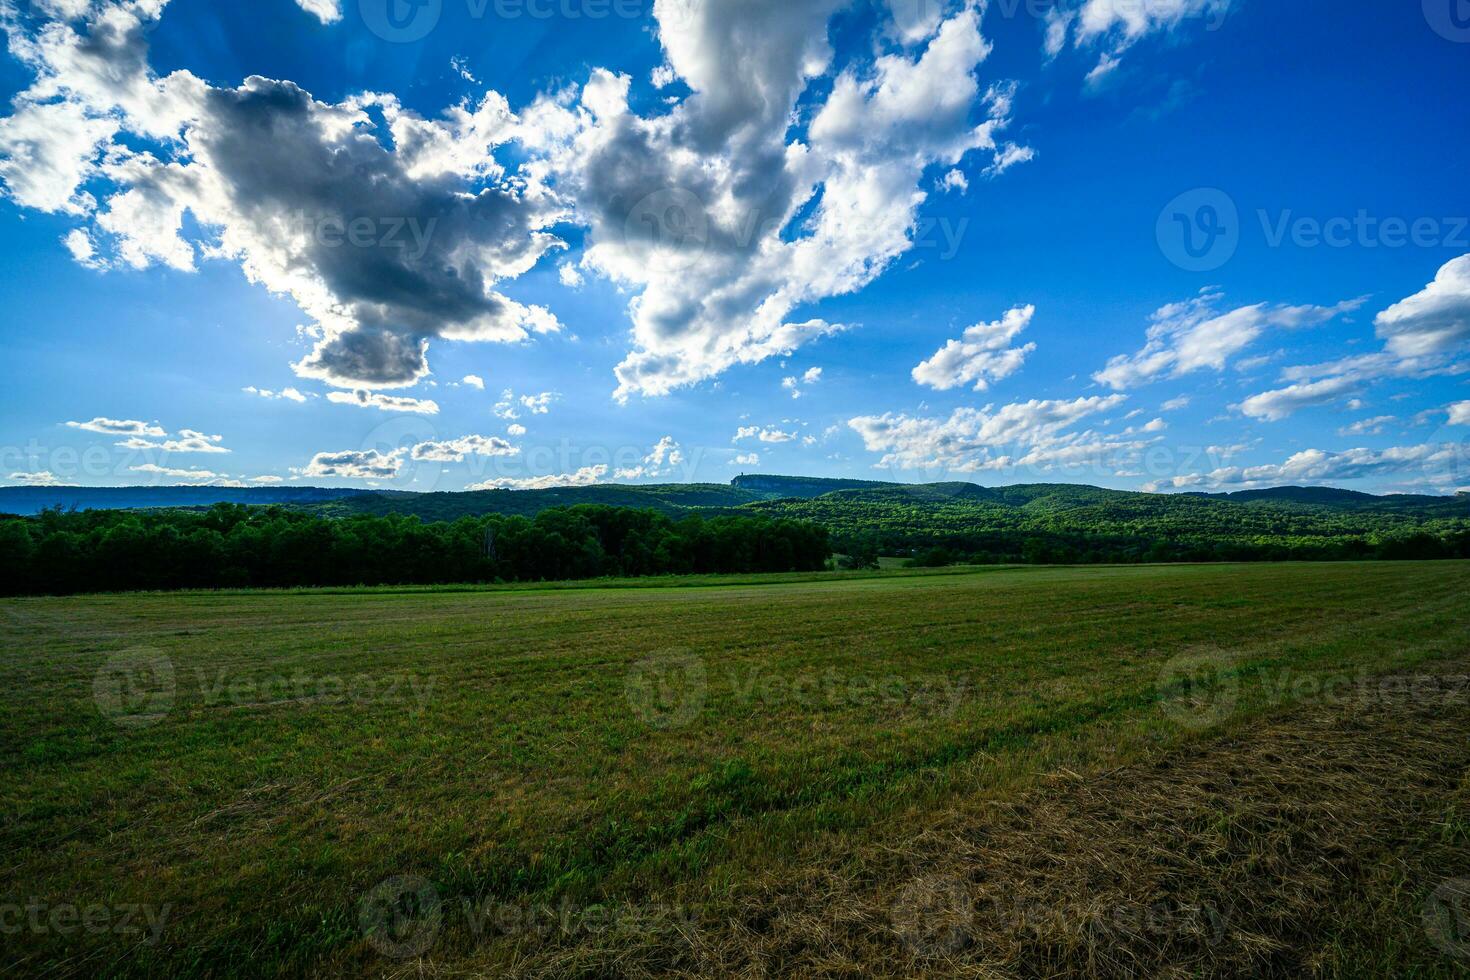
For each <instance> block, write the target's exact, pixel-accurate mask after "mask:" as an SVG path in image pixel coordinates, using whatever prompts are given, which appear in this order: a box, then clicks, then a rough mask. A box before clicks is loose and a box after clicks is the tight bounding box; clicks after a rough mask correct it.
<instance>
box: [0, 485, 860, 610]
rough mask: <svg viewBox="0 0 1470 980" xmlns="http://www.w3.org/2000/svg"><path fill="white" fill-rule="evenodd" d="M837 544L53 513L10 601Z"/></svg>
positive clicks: (238, 508)
mask: <svg viewBox="0 0 1470 980" xmlns="http://www.w3.org/2000/svg"><path fill="white" fill-rule="evenodd" d="M830 555H831V547H830V545H829V542H828V535H827V531H826V530H825V529H824V528H821V527H818V526H816V525H814V524H811V523H808V522H804V521H796V520H789V519H784V518H771V517H766V516H761V515H752V516H738V517H737V516H721V517H712V518H705V517H700V516H691V517H685V518H683V519H680V520H677V521H676V520H673V519H672V518H669V517H667V516H665V515H664V514H661V513H659V512H658V511H654V510H642V509H633V508H626V507H608V506H603V505H579V506H574V507H562V508H554V509H551V510H546V511H542V512H541V513H540V514H538V515H536V516H535V517H534V518H527V517H523V516H518V515H502V514H485V515H480V516H475V517H463V518H460V519H459V520H455V521H441V522H433V523H425V522H424V521H421V520H420V519H419V518H417V517H411V516H404V515H399V514H389V515H385V516H368V515H364V516H356V517H348V518H328V517H321V516H318V515H314V514H309V513H306V512H302V511H295V510H290V509H287V508H282V507H265V508H260V507H247V506H243V505H240V504H216V505H215V506H213V507H210V508H209V509H208V510H198V511H189V510H158V511H117V510H89V511H80V512H63V511H59V510H53V511H45V512H43V513H41V514H40V515H38V516H36V517H8V518H3V519H0V593H3V594H7V595H19V594H62V593H76V592H99V591H129V590H162V589H214V588H246V587H262V588H278V587H299V586H354V585H408V584H421V585H438V584H448V583H459V582H528V581H530V582H534V581H552V580H561V579H585V578H600V577H607V576H617V577H625V576H626V577H635V576H644V575H665V574H699V573H714V572H786V571H814V570H820V569H822V568H824V567H826V564H827V560H828V558H829V557H830Z"/></svg>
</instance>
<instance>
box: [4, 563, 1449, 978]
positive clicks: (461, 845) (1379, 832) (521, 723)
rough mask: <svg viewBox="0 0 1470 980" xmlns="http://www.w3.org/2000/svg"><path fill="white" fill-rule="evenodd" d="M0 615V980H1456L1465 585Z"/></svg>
mask: <svg viewBox="0 0 1470 980" xmlns="http://www.w3.org/2000/svg"><path fill="white" fill-rule="evenodd" d="M678 584H679V583H673V582H666V583H656V584H651V585H649V586H648V587H642V588H596V587H588V588H577V589H538V588H513V589H489V590H458V591H455V590H443V591H436V590H410V591H401V592H398V591H392V590H384V591H364V592H351V591H347V592H342V591H338V592H331V593H326V592H323V593H313V592H300V593H254V594H252V593H238V594H225V593H218V594H174V595H165V594H157V595H152V594H150V595H126V596H122V595H119V596H92V597H78V598H53V599H22V600H7V601H5V602H4V603H3V604H0V684H3V690H4V692H5V710H4V711H3V712H0V755H3V758H0V805H3V814H0V855H3V858H0V970H3V971H4V972H5V974H6V975H87V976H95V975H113V974H119V975H174V976H176V975H191V974H208V975H212V976H237V975H238V976H260V975H285V974H290V975H297V974H301V973H306V972H311V973H320V974H337V975H354V976H356V975H364V974H367V975H390V976H409V975H423V974H427V975H443V976H461V975H497V976H499V975H511V976H618V975H635V976H636V975H661V976H667V975H686V976H727V975H743V976H782V975H793V974H800V975H825V976H852V977H857V976H865V975H926V974H927V975H971V976H1056V975H1089V974H1090V975H1099V976H1114V975H1117V976H1121V975H1128V974H1130V973H1143V974H1149V975H1157V974H1169V973H1177V974H1179V975H1200V974H1205V975H1270V974H1278V975H1300V974H1302V973H1316V974H1320V975H1333V976H1347V975H1364V976H1368V975H1385V973H1388V974H1400V975H1410V974H1417V975H1424V976H1440V975H1443V976H1453V975H1463V971H1464V970H1465V969H1466V968H1467V967H1470V922H1467V920H1466V916H1467V914H1470V816H1467V811H1470V781H1467V772H1470V738H1467V733H1470V684H1467V682H1466V680H1465V678H1466V675H1470V565H1467V564H1466V563H1455V562H1429V563H1374V564H1316V565H1295V564H1283V565H1235V566H1225V565H1216V566H1135V567H1115V568H1107V567H1092V568H1075V569H1072V568H1028V569H985V570H956V571H950V572H947V573H927V574H925V573H912V574H911V573H899V572H892V573H884V574H881V575H862V576H843V575H840V574H834V575H827V576H801V577H795V578H792V579H783V578H781V577H766V578H757V579H748V580H737V581H732V582H729V583H722V582H719V581H710V580H704V581H701V582H699V583H694V584H690V583H684V584H683V587H674V586H675V585H678Z"/></svg>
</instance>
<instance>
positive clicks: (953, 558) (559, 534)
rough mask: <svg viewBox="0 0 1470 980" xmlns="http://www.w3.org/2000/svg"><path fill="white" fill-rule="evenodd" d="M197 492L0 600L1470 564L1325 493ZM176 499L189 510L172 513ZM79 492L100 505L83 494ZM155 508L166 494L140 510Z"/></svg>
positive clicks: (1452, 524)
mask: <svg viewBox="0 0 1470 980" xmlns="http://www.w3.org/2000/svg"><path fill="white" fill-rule="evenodd" d="M25 489H34V488H25ZM203 489H204V488H198V487H187V488H177V487H175V488H168V487H161V488H154V489H153V490H152V491H147V488H136V489H131V490H129V491H128V493H130V494H132V495H133V497H137V498H139V499H149V500H153V501H157V502H158V503H157V504H155V508H156V509H140V510H110V509H95V510H79V511H71V510H62V509H51V510H48V511H45V512H42V513H41V514H39V515H38V516H34V517H16V518H0V588H3V590H4V591H5V592H7V593H12V594H13V593H22V592H71V591H88V590H95V589H131V588H146V589H166V588H183V587H216V586H295V585H355V584H400V583H443V582H486V581H495V580H502V581H525V580H531V581H535V580H542V579H545V580H550V579H571V578H588V577H598V576H605V575H626V576H637V575H649V574H663V573H686V572H748V571H779V570H786V569H802V570H807V569H817V568H821V567H823V565H824V563H825V561H826V559H827V557H828V555H829V553H830V551H832V550H835V551H837V552H839V553H841V554H842V555H844V556H845V560H844V565H845V566H846V567H857V568H861V567H871V566H872V565H874V564H876V562H877V558H878V557H879V556H880V555H887V556H897V557H901V558H905V559H907V560H909V561H912V562H913V563H915V564H921V565H944V564H952V563H956V562H975V563H1012V562H1020V563H1065V564H1072V563H1091V562H1146V561H1280V560H1287V559H1296V560H1341V559H1354V558H1385V559H1395V558H1470V496H1466V495H1463V494H1462V495H1460V496H1457V497H1426V496H1408V495H1397V496H1374V495H1371V494H1363V493H1355V492H1353V491H1347V490H1336V489H1331V488H1325V487H1280V488H1276V489H1272V490H1253V491H1245V492H1240V493H1236V494H1228V495H1226V494H1221V495H1206V494H1148V493H1130V492H1127V491H1119V490H1105V489H1101V488H1098V487H1088V486H1077V485H1073V484H1034V485H1027V486H1011V487H982V486H978V485H976V484H973V483H936V484H923V485H907V484H894V483H874V482H871V481H860V480H823V479H817V478H806V477H781V476H742V477H738V478H736V479H735V480H734V481H732V482H731V484H729V485H722V484H674V485H642V486H640V485H620V484H603V485H597V486H588V487H560V488H553V489H548V490H528V491H510V490H490V491H478V492H465V493H433V494H419V493H406V492H401V491H361V492H355V493H348V494H342V493H337V492H328V491H318V490H315V489H314V488H291V489H292V491H293V495H294V496H293V498H292V500H291V502H290V503H288V504H284V505H280V506H270V507H246V506H242V505H240V504H236V503H224V504H217V505H216V506H213V507H210V508H207V509H206V508H204V507H200V506H197V502H198V499H199V493H198V492H199V491H202V490H203ZM178 490H188V491H192V493H191V494H189V495H185V496H181V497H177V498H175V497H174V496H173V495H171V493H170V491H178ZM58 492H60V491H58ZM66 492H69V493H73V494H77V495H78V501H79V502H82V503H85V502H86V501H87V500H88V497H87V494H85V493H83V492H82V491H80V490H68V491H66ZM101 492H104V493H107V494H112V495H113V496H116V495H117V494H118V493H120V492H122V491H120V490H106V491H101ZM147 492H151V493H152V494H153V496H152V497H147V498H143V497H142V496H141V495H143V494H145V493H147ZM111 499H112V497H104V498H103V499H102V500H99V503H102V502H103V501H104V500H105V501H110V500H111ZM130 499H132V498H130ZM175 499H176V500H177V502H176V503H172V504H169V503H167V501H170V500H175ZM252 499H253V498H252ZM190 505H196V506H192V507H191V506H190ZM829 543H830V549H829Z"/></svg>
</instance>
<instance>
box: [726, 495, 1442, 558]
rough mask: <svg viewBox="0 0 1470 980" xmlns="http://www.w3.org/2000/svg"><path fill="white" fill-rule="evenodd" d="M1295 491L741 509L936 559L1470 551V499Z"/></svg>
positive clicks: (863, 499)
mask: <svg viewBox="0 0 1470 980" xmlns="http://www.w3.org/2000/svg"><path fill="white" fill-rule="evenodd" d="M1313 490H1323V488H1298V487H1288V488H1283V489H1282V490H1281V491H1279V492H1278V491H1258V492H1253V493H1252V494H1251V495H1250V496H1239V497H1237V496H1230V497H1224V496H1220V497H1215V496H1207V495H1191V494H1173V495H1171V494H1147V493H1128V492H1125V491H1118V490H1104V489H1101V488H1099V487H1087V486H1074V485H1070V484H1032V485H1024V486H1013V487H981V486H977V485H975V484H971V483H941V484H925V485H921V486H884V487H878V488H873V489H865V490H838V491H835V492H832V493H827V494H823V495H821V496H818V497H812V498H809V499H805V500H798V499H790V498H787V499H781V500H773V501H763V502H757V503H752V504H748V505H746V506H745V507H744V508H742V510H744V511H753V512H756V513H762V514H766V515H768V516H772V517H788V518H793V519H798V520H805V521H811V522H813V523H816V524H820V525H822V526H823V527H826V528H827V529H828V530H829V531H830V532H831V533H832V540H833V545H834V547H835V548H836V549H837V550H838V551H841V552H844V553H850V552H853V551H863V550H873V549H876V550H877V551H878V552H879V553H882V554H909V555H914V556H916V557H922V556H923V554H924V553H926V552H938V553H939V554H937V555H934V556H931V558H932V559H933V561H934V563H941V564H942V563H944V561H945V560H948V559H963V560H973V561H980V562H1009V561H1024V562H1067V563H1070V562H1090V561H1219V560H1261V559H1266V560H1273V559H1286V558H1301V559H1323V558H1368V557H1411V556H1417V557H1470V496H1467V495H1463V494H1462V495H1460V496H1458V497H1430V496H1417V497H1416V496H1403V495H1400V496H1393V497H1372V496H1371V495H1367V494H1363V495H1353V496H1351V497H1347V498H1339V497H1337V494H1338V493H1339V491H1333V490H1325V491H1324V492H1323V493H1321V494H1313V493H1312V492H1311V491H1313Z"/></svg>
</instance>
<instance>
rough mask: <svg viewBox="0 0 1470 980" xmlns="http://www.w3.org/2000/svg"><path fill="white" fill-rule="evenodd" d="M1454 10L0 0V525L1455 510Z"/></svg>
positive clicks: (1461, 196)
mask: <svg viewBox="0 0 1470 980" xmlns="http://www.w3.org/2000/svg"><path fill="white" fill-rule="evenodd" d="M1457 5H1458V6H1457ZM1464 8H1465V5H1464V4H1463V2H1461V0H1444V2H1443V3H1439V2H1438V0H1424V3H1422V4H1419V3H1400V4H1388V5H1383V4H1373V5H1370V4H1346V5H1344V4H1339V3H1328V2H1300V3H1292V4H1268V3H1264V2H1261V0H1064V2H1059V3H1046V2H1040V0H1033V2H1031V3H1029V4H1028V3H1026V2H1023V0H994V2H992V3H990V4H989V5H988V6H987V5H983V4H975V3H967V2H964V0H949V2H941V0H851V2H846V3H844V2H840V0H782V2H779V3H776V2H772V3H765V2H758V0H659V2H658V3H657V4H654V3H653V2H651V0H420V4H419V5H418V6H415V5H413V4H410V3H409V0H259V2H257V3H253V4H220V3H215V2H207V0H167V2H166V0H91V2H87V0H45V2H41V0H36V2H32V3H27V4H13V3H10V2H9V0H0V17H3V20H4V24H5V28H6V33H7V37H8V50H9V56H8V57H7V58H6V59H5V61H4V63H3V65H0V86H3V88H4V90H5V95H6V99H7V106H8V108H7V109H5V110H4V111H5V112H6V117H5V118H4V119H0V185H3V187H4V191H5V196H4V200H3V202H0V226H3V228H4V231H5V234H4V236H3V238H0V257H3V261H4V267H5V269H6V270H7V274H6V275H5V276H4V277H3V278H0V290H3V296H0V302H3V304H4V308H5V309H6V311H7V316H6V318H5V320H4V321H3V326H0V329H3V330H4V332H5V337H4V339H5V341H6V343H7V345H8V346H9V348H10V349H11V350H12V352H13V357H12V360H11V364H12V370H11V372H10V375H9V378H8V383H7V385H6V386H5V388H4V391H3V393H0V407H3V412H0V446H3V447H4V448H3V453H4V458H3V459H0V482H4V483H9V484H19V483H44V482H59V483H68V484H86V485H134V484H147V483H204V482H243V483H261V484H266V483H276V482H281V483H292V482H296V483H306V484H319V485H360V486H391V487H398V488H411V489H423V490H429V489H436V490H459V489H463V488H466V487H471V486H511V487H520V486H538V485H546V484H549V483H558V482H593V481H599V482H600V481H614V480H617V481H624V482H669V481H702V482H703V481H707V482H723V481H726V480H728V479H730V478H731V477H732V476H734V475H736V474H737V473H740V472H775V473H794V474H810V475H828V476H851V477H862V478H871V479H895V480H903V481H929V480H941V479H963V480H972V481H975V482H979V483H984V484H1009V483H1025V482H1050V481H1063V482H1080V483H1093V484H1098V485H1103V486H1110V487H1118V488H1123V489H1140V488H1147V489H1155V490H1177V489H1209V490H1215V489H1226V490H1233V489H1240V488H1244V487H1250V486H1264V485H1277V484H1285V483H1312V484H1333V485H1341V486H1350V487H1356V488H1360V489H1369V490H1379V491H1389V490H1413V491H1418V492H1434V493H1446V492H1453V491H1455V490H1457V489H1461V488H1465V487H1470V460H1467V457H1470V451H1467V440H1470V384H1467V379H1470V358H1467V351H1470V222H1467V220H1466V217H1465V216H1466V215H1467V214H1470V194H1467V189H1470V174H1467V166H1470V164H1467V160H1470V152H1467V151H1470V100H1467V99H1465V98H1464V97H1463V93H1464V92H1465V91H1466V90H1467V83H1470V10H1466V9H1464ZM390 15H391V16H390ZM395 25H397V26H395ZM256 76H258V77H256ZM252 77H255V78H254V80H252V81H247V79H251V78H252ZM351 222H356V223H357V229H356V231H355V232H354V233H353V234H351V235H349V233H348V226H349V223H351ZM467 378H468V379H471V380H466V379H467ZM287 391H288V392H289V393H290V395H289V397H281V396H280V393H281V392H287ZM263 392H264V393H266V394H262V393H263ZM333 395H335V400H334V399H333V397H332V396H333ZM7 477H8V479H3V478H7Z"/></svg>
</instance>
